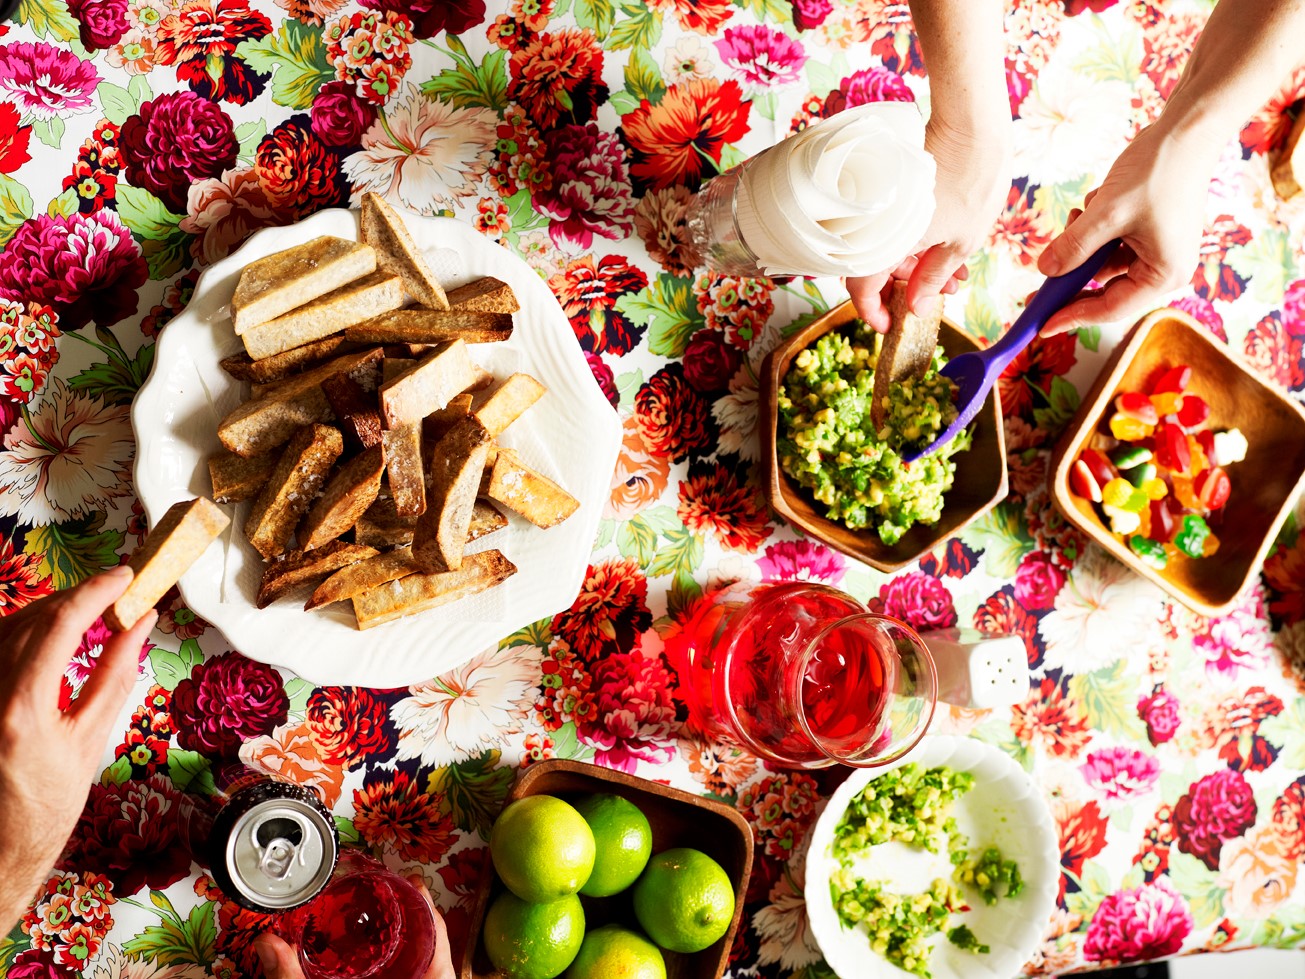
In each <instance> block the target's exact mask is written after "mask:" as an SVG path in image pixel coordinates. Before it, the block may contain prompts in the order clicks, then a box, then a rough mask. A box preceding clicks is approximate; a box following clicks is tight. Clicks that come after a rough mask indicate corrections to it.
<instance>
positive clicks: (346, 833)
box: [334, 816, 362, 846]
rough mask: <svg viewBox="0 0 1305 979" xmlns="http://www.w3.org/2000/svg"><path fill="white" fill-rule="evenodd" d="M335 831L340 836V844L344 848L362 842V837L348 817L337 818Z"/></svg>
mask: <svg viewBox="0 0 1305 979" xmlns="http://www.w3.org/2000/svg"><path fill="white" fill-rule="evenodd" d="M334 818H335V831H336V832H337V833H339V834H340V843H341V844H342V845H343V846H355V845H357V844H358V843H361V842H362V835H361V834H360V833H359V832H358V830H357V828H356V827H355V826H354V824H353V820H352V819H351V818H349V817H348V816H336V817H334Z"/></svg>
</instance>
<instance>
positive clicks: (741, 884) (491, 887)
mask: <svg viewBox="0 0 1305 979" xmlns="http://www.w3.org/2000/svg"><path fill="white" fill-rule="evenodd" d="M591 792H610V793H612V794H614V795H619V796H624V797H625V798H626V799H629V800H630V801H631V802H633V803H634V804H635V805H636V806H638V807H639V808H640V810H642V811H643V814H644V815H645V816H647V817H648V824H649V825H650V826H651V827H652V836H653V846H652V849H653V853H654V854H656V853H660V852H661V851H663V850H669V849H671V848H672V847H679V846H688V847H693V848H694V849H696V850H701V851H702V852H703V853H705V854H707V855H708V856H709V857H711V858H712V859H713V860H715V861H716V862H717V863H719V864H720V865H721V866H722V867H723V868H725V873H726V874H728V875H729V879H730V882H731V883H732V884H733V885H734V920H733V921H731V922H730V926H729V930H728V931H726V932H725V934H724V935H723V936H722V937H721V938H720V940H719V941H717V942H716V943H715V944H713V945H712V946H710V947H709V948H706V949H704V950H703V951H701V952H695V953H693V954H692V955H686V954H682V953H679V952H666V951H663V952H662V955H663V956H664V957H665V959H666V975H667V979H718V977H719V976H720V975H721V974H722V973H724V971H725V966H726V965H727V964H728V962H729V954H730V946H731V944H732V943H733V942H734V932H735V931H736V930H737V929H738V927H739V920H740V918H741V917H742V915H743V895H744V894H745V893H746V892H747V889H748V877H749V876H750V875H751V874H752V848H753V843H752V828H751V827H750V826H748V824H747V821H746V820H744V818H743V817H742V816H740V815H739V814H738V812H736V811H735V810H734V809H731V808H730V807H729V806H725V805H721V804H720V803H719V802H712V801H711V800H710V799H704V798H702V797H701V796H697V795H693V794H692V793H690V792H682V791H681V790H679V789H673V788H671V787H669V786H666V785H662V784H660V783H658V782H650V781H648V780H647V779H642V778H636V777H635V776H633V775H627V774H626V773H625V772H618V771H613V770H612V769H610V768H603V767H601V766H599V765H590V764H587V763H585V762H579V761H569V760H566V759H561V758H558V759H550V760H548V761H541V762H538V763H537V764H534V765H531V766H530V767H529V768H527V769H526V770H525V771H523V772H522V773H521V776H520V777H519V778H518V779H517V782H516V785H514V786H513V787H512V791H511V792H509V793H508V797H507V802H506V803H505V805H507V804H509V803H512V802H515V801H516V800H517V799H524V798H525V797H526V796H531V795H555V796H558V797H559V798H562V799H568V800H569V799H575V798H578V797H579V796H582V795H588V794H589V793H591ZM502 891H503V884H502V883H501V882H500V881H499V879H498V877H497V875H496V874H495V873H494V865H493V863H492V861H491V860H490V858H489V853H488V851H486V853H485V866H484V870H483V871H482V873H481V878H480V888H479V891H478V892H477V894H476V905H475V907H474V908H473V909H472V913H471V931H470V932H469V936H470V937H469V938H468V941H467V950H466V952H465V954H464V955H463V960H462V971H461V973H459V976H460V979H502V973H500V972H498V971H496V970H495V969H494V967H493V966H492V965H491V964H490V961H489V956H488V955H487V954H486V952H485V945H484V942H483V941H481V929H482V927H483V926H484V922H485V913H486V911H488V909H489V905H490V902H491V901H493V899H494V898H496V897H498V895H499V894H500V893H502ZM630 893H631V892H630V891H629V890H626V891H624V892H622V893H621V894H616V895H614V896H612V897H605V898H590V897H585V896H584V895H581V897H580V901H581V903H582V904H584V909H585V928H586V930H588V929H590V928H597V927H599V926H600V925H606V924H623V925H626V926H628V927H630V928H632V929H634V930H635V931H639V930H640V929H639V922H638V921H636V920H635V917H634V908H633V905H632V903H631V899H630Z"/></svg>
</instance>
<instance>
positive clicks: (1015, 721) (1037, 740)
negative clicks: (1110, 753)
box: [1011, 677, 1092, 758]
mask: <svg viewBox="0 0 1305 979" xmlns="http://www.w3.org/2000/svg"><path fill="white" fill-rule="evenodd" d="M1011 714H1012V715H1013V716H1012V718H1011V730H1012V731H1013V732H1014V734H1015V737H1016V738H1018V739H1019V740H1020V741H1022V742H1024V743H1025V744H1029V745H1041V746H1042V747H1044V748H1045V749H1046V750H1047V751H1048V752H1049V753H1050V754H1051V755H1052V756H1053V757H1055V758H1073V757H1075V756H1077V755H1078V753H1079V752H1080V751H1082V750H1083V748H1084V746H1085V745H1086V744H1087V743H1088V741H1090V740H1091V738H1092V732H1091V731H1089V730H1088V726H1087V721H1086V720H1085V719H1084V717H1083V712H1082V711H1081V710H1079V705H1078V702H1077V701H1075V700H1073V699H1071V698H1070V697H1067V696H1066V695H1065V694H1064V693H1063V692H1062V691H1061V688H1060V685H1059V684H1058V683H1057V682H1056V681H1055V680H1054V679H1052V678H1051V677H1046V678H1045V679H1043V681H1042V682H1041V683H1040V684H1039V685H1038V686H1037V687H1034V688H1033V691H1032V692H1031V693H1030V694H1029V696H1028V699H1026V700H1025V701H1024V703H1022V704H1017V705H1015V706H1014V707H1012V708H1011Z"/></svg>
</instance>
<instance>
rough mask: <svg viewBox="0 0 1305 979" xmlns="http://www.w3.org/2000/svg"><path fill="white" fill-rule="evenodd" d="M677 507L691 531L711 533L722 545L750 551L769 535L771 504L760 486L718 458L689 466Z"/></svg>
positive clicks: (727, 547) (734, 549) (736, 549)
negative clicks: (715, 460) (743, 477)
mask: <svg viewBox="0 0 1305 979" xmlns="http://www.w3.org/2000/svg"><path fill="white" fill-rule="evenodd" d="M679 497H680V504H679V507H678V508H677V509H676V513H677V514H678V515H679V518H680V520H681V521H683V523H684V526H685V527H687V528H688V529H689V530H691V531H693V532H694V533H701V532H703V531H707V532H709V533H711V534H712V535H713V536H714V537H715V538H716V541H717V543H719V544H720V546H721V547H723V548H725V549H726V550H730V551H743V552H745V553H748V554H751V553H753V552H755V551H756V550H757V548H759V547H761V545H762V544H764V543H765V541H766V538H767V537H769V536H770V533H771V531H772V529H773V528H772V527H771V526H770V522H769V521H770V508H769V507H767V506H766V498H765V496H764V495H763V494H762V492H761V489H760V487H758V486H756V485H755V484H754V483H752V482H751V481H750V480H746V479H745V480H740V478H739V475H738V474H737V473H736V472H734V471H733V470H731V469H730V468H728V467H726V466H724V465H722V464H721V463H719V462H707V463H703V464H702V465H701V466H699V465H698V464H696V463H695V464H693V465H690V466H689V475H688V477H687V478H686V479H685V480H684V481H683V482H682V483H680V490H679Z"/></svg>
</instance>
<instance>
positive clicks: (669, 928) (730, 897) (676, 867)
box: [634, 847, 734, 952]
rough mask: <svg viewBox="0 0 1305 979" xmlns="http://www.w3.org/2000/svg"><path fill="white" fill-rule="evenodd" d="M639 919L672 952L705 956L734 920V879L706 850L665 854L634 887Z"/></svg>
mask: <svg viewBox="0 0 1305 979" xmlns="http://www.w3.org/2000/svg"><path fill="white" fill-rule="evenodd" d="M634 915H635V917H636V918H638V919H639V924H640V925H642V926H643V930H644V931H646V932H647V933H648V937H649V938H651V939H652V940H653V941H654V942H656V943H657V944H658V945H660V946H661V947H662V948H665V949H669V950H671V951H672V952H700V951H702V950H703V949H704V948H706V947H707V946H708V945H710V944H711V943H712V942H714V941H716V939H718V938H720V937H721V935H723V934H725V932H726V930H728V928H729V926H730V920H731V919H732V918H733V917H734V886H733V885H732V884H731V883H730V879H729V875H728V874H726V873H725V870H724V868H722V867H721V865H720V864H718V863H717V862H716V861H715V860H713V859H712V858H711V857H709V856H707V854H705V853H703V852H702V851H701V850H692V849H689V848H688V847H679V848H677V849H674V850H664V851H662V852H661V853H659V854H657V855H656V856H655V857H653V858H652V859H651V860H649V861H648V867H647V869H646V870H644V872H643V874H642V876H640V877H639V882H638V883H637V884H635V885H634Z"/></svg>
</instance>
